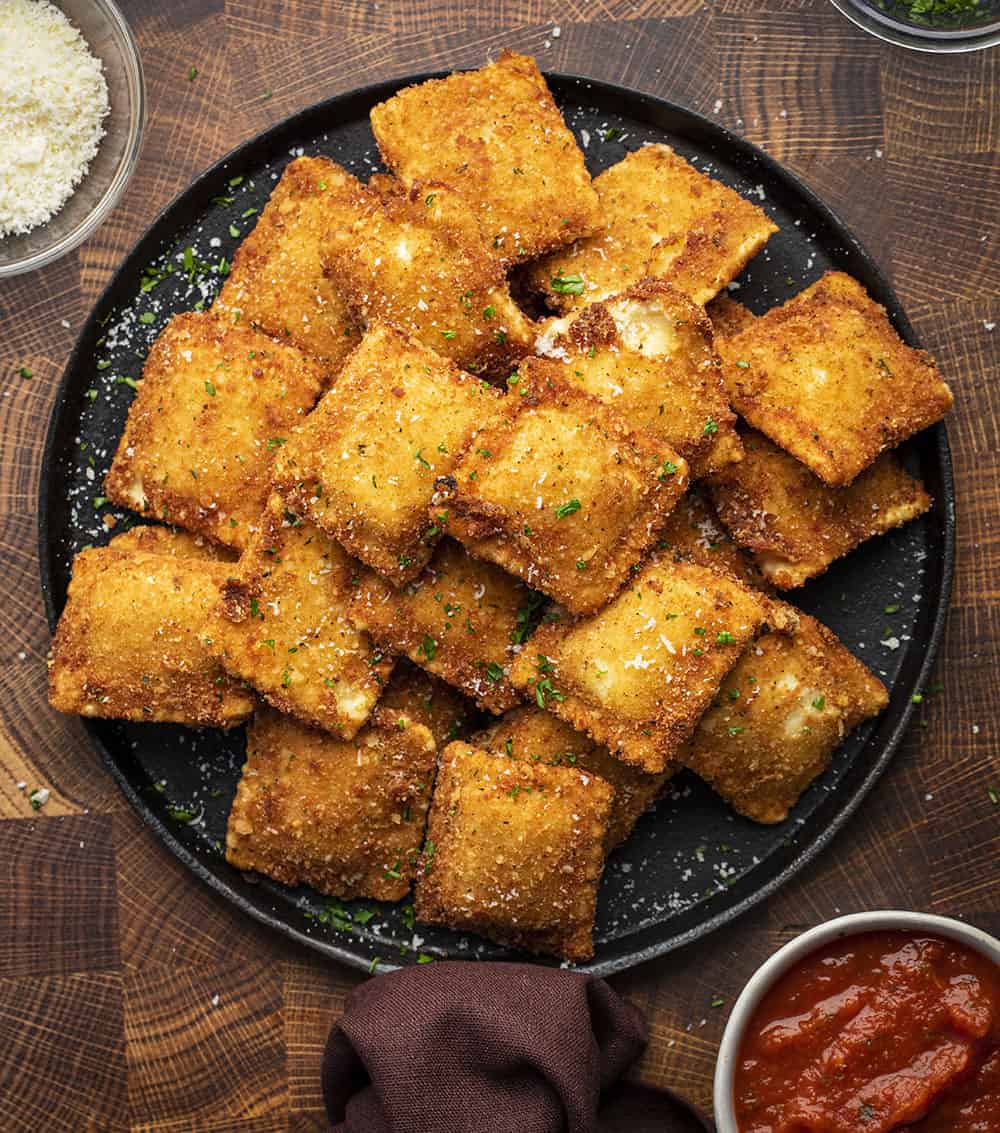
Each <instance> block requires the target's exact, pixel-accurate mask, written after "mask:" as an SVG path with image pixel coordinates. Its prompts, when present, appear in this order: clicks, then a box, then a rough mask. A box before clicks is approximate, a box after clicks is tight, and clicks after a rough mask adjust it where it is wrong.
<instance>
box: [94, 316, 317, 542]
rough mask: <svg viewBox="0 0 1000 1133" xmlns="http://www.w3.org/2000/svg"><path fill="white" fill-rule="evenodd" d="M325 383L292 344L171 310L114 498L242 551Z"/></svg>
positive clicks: (111, 492)
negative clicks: (276, 468)
mask: <svg viewBox="0 0 1000 1133" xmlns="http://www.w3.org/2000/svg"><path fill="white" fill-rule="evenodd" d="M324 379H325V370H324V367H323V365H322V364H321V363H319V362H317V361H316V360H315V359H312V358H307V357H306V356H305V355H304V354H303V353H302V352H301V351H299V350H296V349H295V347H293V346H282V345H281V344H280V343H277V342H274V341H272V340H271V339H270V338H267V337H266V336H265V335H263V334H259V333H258V332H257V331H253V330H249V329H248V328H245V327H231V326H227V325H226V324H225V323H222V322H220V321H219V320H218V319H215V318H213V317H212V316H211V315H209V314H199V313H197V312H187V313H185V314H182V315H176V316H174V318H173V319H171V320H170V322H169V323H168V325H167V326H166V328H165V329H164V330H163V333H162V334H161V335H160V337H159V338H158V339H157V340H156V342H155V344H154V346H153V349H152V350H151V351H150V352H149V357H148V358H147V359H146V365H145V367H144V368H143V376H142V382H141V384H140V385H139V392H138V393H137V394H136V398H135V401H133V402H132V405H131V407H130V408H129V412H128V420H127V421H126V422H125V432H124V434H123V435H122V439H121V441H120V442H119V444H118V451H117V452H116V453H115V458H114V461H113V462H112V465H111V471H110V472H109V473H108V475H107V479H106V481H105V492H106V494H107V496H108V499H110V500H114V502H115V503H117V504H122V505H124V506H125V507H130V508H132V509H134V510H135V511H138V512H141V513H142V514H144V515H147V516H149V517H150V518H152V519H159V520H162V521H163V522H165V523H172V524H176V525H177V526H178V527H186V528H187V529H188V530H190V531H195V532H197V533H198V534H200V535H207V536H208V537H209V538H210V539H214V540H216V541H217V542H219V543H224V544H225V545H226V546H230V547H236V548H238V549H240V550H242V548H243V547H245V546H246V545H247V542H248V540H249V539H250V537H251V535H252V534H253V529H254V525H255V523H256V521H257V517H258V516H259V515H260V513H261V511H262V510H263V507H264V504H265V502H266V501H267V497H268V493H269V492H270V470H271V463H272V461H273V460H274V456H275V453H276V451H277V450H278V449H279V448H280V447H281V446H282V445H283V444H284V443H285V442H286V440H287V439H288V437H289V435H290V434H291V431H292V429H293V428H294V427H295V425H296V424H298V423H299V422H300V421H302V420H303V419H304V418H305V415H306V414H307V413H308V412H309V411H310V409H312V407H313V406H314V405H315V404H316V400H317V398H318V397H319V395H320V391H321V389H322V385H323V381H324Z"/></svg>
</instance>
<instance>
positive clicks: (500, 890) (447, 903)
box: [414, 743, 612, 962]
mask: <svg viewBox="0 0 1000 1133" xmlns="http://www.w3.org/2000/svg"><path fill="white" fill-rule="evenodd" d="M611 798H612V794H611V788H610V787H609V786H608V785H607V783H605V782H604V781H603V780H601V779H599V778H597V776H595V775H589V774H587V773H586V772H583V771H578V770H576V769H575V768H572V767H550V766H548V765H546V764H543V763H536V764H531V763H526V762H524V761H523V760H517V759H505V758H504V757H503V756H499V755H490V754H489V753H488V752H485V751H479V750H477V749H476V748H474V747H470V746H469V745H468V744H464V743H452V744H449V745H448V746H447V747H446V748H445V749H444V751H443V752H442V753H441V758H440V760H439V767H438V777H437V783H436V785H435V788H434V802H433V805H432V807H431V814H430V821H429V824H428V827H427V842H426V844H425V846H424V853H423V857H422V860H421V866H420V869H419V870H418V873H417V884H416V893H415V900H414V909H415V911H416V916H417V920H418V921H420V922H422V923H425V924H439V925H446V926H447V927H449V928H453V929H456V930H457V931H459V932H477V933H479V934H480V935H482V936H485V937H488V938H489V939H490V940H495V941H497V942H498V943H500V944H506V945H509V946H511V947H514V948H523V949H524V950H525V951H528V952H541V953H545V954H547V955H552V956H561V957H562V958H563V959H564V960H569V961H572V962H576V961H581V960H589V959H590V957H591V956H592V955H593V954H594V946H593V941H592V934H593V925H594V910H595V907H596V903H597V886H598V883H599V882H600V880H601V873H602V872H603V869H604V847H605V845H606V841H607V831H608V816H609V814H610V810H611Z"/></svg>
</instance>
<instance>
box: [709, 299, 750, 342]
mask: <svg viewBox="0 0 1000 1133" xmlns="http://www.w3.org/2000/svg"><path fill="white" fill-rule="evenodd" d="M705 314H706V315H708V317H709V319H710V320H711V322H712V335H713V336H714V338H715V340H716V341H720V340H721V339H723V338H732V337H733V336H734V335H737V334H739V333H740V331H743V330H746V329H747V327H748V326H750V325H751V323H753V321H754V320H755V319H756V317H757V316H756V315H755V314H754V313H753V311H751V310H750V308H749V307H744V306H743V304H742V303H737V302H736V300H735V299H732V298H730V297H729V296H728V295H727V294H726V293H725V292H723V293H722V294H721V295H716V297H715V298H714V299H713V300H712V302H711V303H709V304H708V306H707V307H706V308H705Z"/></svg>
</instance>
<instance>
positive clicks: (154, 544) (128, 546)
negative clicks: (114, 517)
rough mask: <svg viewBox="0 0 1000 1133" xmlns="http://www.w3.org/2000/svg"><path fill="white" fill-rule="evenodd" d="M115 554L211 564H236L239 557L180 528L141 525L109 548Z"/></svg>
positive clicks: (228, 548)
mask: <svg viewBox="0 0 1000 1133" xmlns="http://www.w3.org/2000/svg"><path fill="white" fill-rule="evenodd" d="M108 546H109V547H113V548H114V549H115V550H116V551H145V552H146V553H147V554H150V555H171V556H173V557H174V558H178V559H207V560H208V561H209V562H221V563H234V562H236V559H237V558H238V555H237V553H236V552H235V551H234V550H232V548H230V547H223V546H221V545H220V544H219V543H213V542H212V541H211V540H210V539H206V538H205V536H204V535H195V534H194V532H192V531H182V530H181V529H180V528H179V527H162V526H160V524H158V523H139V524H136V526H135V527H130V528H129V529H128V530H127V531H123V532H122V533H121V534H120V535H116V536H115V537H114V538H113V539H112V540H111V542H110V543H109V544H108Z"/></svg>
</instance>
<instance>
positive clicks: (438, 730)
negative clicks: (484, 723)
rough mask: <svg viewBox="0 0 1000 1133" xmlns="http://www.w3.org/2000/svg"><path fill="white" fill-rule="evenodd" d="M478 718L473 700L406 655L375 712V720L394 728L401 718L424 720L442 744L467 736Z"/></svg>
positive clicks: (376, 722)
mask: <svg viewBox="0 0 1000 1133" xmlns="http://www.w3.org/2000/svg"><path fill="white" fill-rule="evenodd" d="M478 718H479V712H478V710H477V709H476V706H475V705H474V704H473V703H472V701H471V700H468V699H467V698H466V697H464V696H463V695H462V694H461V693H460V692H458V690H457V689H454V688H452V687H451V685H449V684H447V683H446V682H445V681H442V680H440V679H439V678H438V677H435V676H432V675H431V674H430V673H428V672H425V671H424V670H423V669H421V668H419V666H417V665H414V664H413V662H412V661H409V660H408V659H407V658H405V657H401V658H400V659H399V660H398V661H397V662H396V664H395V667H394V668H393V670H392V676H391V677H390V679H389V683H388V684H387V685H386V686H385V690H384V691H383V693H382V696H381V697H380V698H379V702H378V704H376V705H375V711H374V712H373V713H372V723H373V724H378V725H385V726H386V727H390V728H391V727H398V726H399V721H400V719H407V720H412V721H413V722H414V723H415V724H423V725H424V727H425V728H427V730H428V731H429V732H430V734H431V735H432V736H433V737H434V742H435V743H436V744H437V746H438V748H443V747H444V746H445V744H448V743H451V741H452V740H458V739H462V738H464V736H465V735H466V733H467V730H468V729H469V728H470V726H471V725H472V724H473V722H474V721H475V720H477V719H478Z"/></svg>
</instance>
